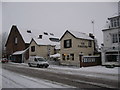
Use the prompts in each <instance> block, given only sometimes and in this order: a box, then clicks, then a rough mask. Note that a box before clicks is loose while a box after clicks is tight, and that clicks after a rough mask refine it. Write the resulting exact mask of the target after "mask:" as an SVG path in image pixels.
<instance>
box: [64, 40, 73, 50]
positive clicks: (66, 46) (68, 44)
mask: <svg viewBox="0 0 120 90" xmlns="http://www.w3.org/2000/svg"><path fill="white" fill-rule="evenodd" d="M71 41H72V40H71V39H68V40H64V48H71V47H72V43H71Z"/></svg>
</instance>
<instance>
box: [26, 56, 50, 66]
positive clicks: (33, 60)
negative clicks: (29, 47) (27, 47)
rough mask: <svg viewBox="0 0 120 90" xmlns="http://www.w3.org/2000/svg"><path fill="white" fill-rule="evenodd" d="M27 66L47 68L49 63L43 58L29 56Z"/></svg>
mask: <svg viewBox="0 0 120 90" xmlns="http://www.w3.org/2000/svg"><path fill="white" fill-rule="evenodd" d="M28 65H29V67H31V66H36V67H42V68H43V67H45V68H47V67H48V66H49V63H48V62H47V61H46V60H45V59H44V58H43V57H39V56H30V58H29V62H28Z"/></svg>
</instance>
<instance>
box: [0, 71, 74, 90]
mask: <svg viewBox="0 0 120 90" xmlns="http://www.w3.org/2000/svg"><path fill="white" fill-rule="evenodd" d="M2 72H3V73H4V74H2V73H0V76H2V88H73V87H72V86H68V85H64V84H61V83H57V82H52V81H48V80H44V79H38V78H33V77H28V76H24V75H20V74H17V73H14V72H10V71H8V70H4V69H3V70H2Z"/></svg>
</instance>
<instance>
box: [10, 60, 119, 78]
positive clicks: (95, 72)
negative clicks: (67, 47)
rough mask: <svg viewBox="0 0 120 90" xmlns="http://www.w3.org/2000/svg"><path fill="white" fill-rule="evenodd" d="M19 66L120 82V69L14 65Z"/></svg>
mask: <svg viewBox="0 0 120 90" xmlns="http://www.w3.org/2000/svg"><path fill="white" fill-rule="evenodd" d="M10 63H11V64H15V65H17V66H16V67H24V68H32V69H36V70H44V71H49V72H54V73H63V74H64V73H65V74H71V75H83V76H88V77H97V78H103V79H110V80H118V76H119V75H120V72H119V69H120V67H115V68H106V67H105V66H91V67H82V68H79V67H68V66H58V65H50V66H49V67H48V69H43V68H33V67H28V65H27V64H26V63H22V64H19V63H12V62H10Z"/></svg>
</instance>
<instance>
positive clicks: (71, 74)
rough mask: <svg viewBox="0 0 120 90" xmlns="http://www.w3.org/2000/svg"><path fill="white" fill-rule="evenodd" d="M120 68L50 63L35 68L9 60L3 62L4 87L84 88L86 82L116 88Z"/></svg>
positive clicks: (93, 85) (90, 84)
mask: <svg viewBox="0 0 120 90" xmlns="http://www.w3.org/2000/svg"><path fill="white" fill-rule="evenodd" d="M8 70H10V71H8ZM118 70H119V69H118V67H115V68H106V67H104V66H93V67H84V68H78V67H68V66H57V65H50V67H48V68H35V67H29V66H28V65H27V64H25V63H22V64H19V63H12V62H9V63H6V64H3V75H2V76H3V87H4V88H11V87H13V88H65V87H66V88H71V86H74V87H80V88H81V87H83V88H84V87H86V86H84V85H83V83H84V84H85V85H86V84H88V86H87V87H91V86H92V87H95V86H96V85H97V87H99V86H100V87H107V88H112V87H113V88H114V87H117V84H118V75H119V72H118ZM11 71H13V72H11ZM17 73H19V74H17ZM53 81H54V82H53ZM56 82H58V83H56ZM61 83H62V84H61ZM78 83H79V84H78ZM66 84H67V85H66ZM6 85H7V86H6ZM68 85H70V86H68Z"/></svg>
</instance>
